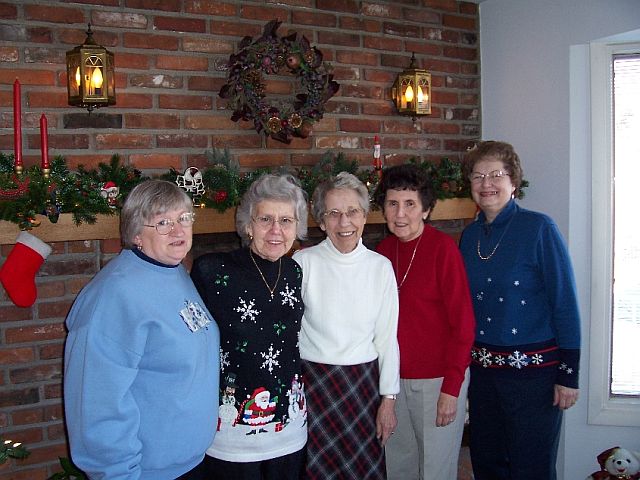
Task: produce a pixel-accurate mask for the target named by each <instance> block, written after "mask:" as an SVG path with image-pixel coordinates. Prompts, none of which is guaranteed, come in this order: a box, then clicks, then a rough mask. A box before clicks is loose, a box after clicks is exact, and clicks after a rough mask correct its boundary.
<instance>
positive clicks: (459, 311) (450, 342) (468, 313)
mask: <svg viewBox="0 0 640 480" xmlns="http://www.w3.org/2000/svg"><path fill="white" fill-rule="evenodd" d="M417 242H418V239H415V240H412V241H410V242H406V243H403V242H400V241H399V240H398V238H397V237H396V236H395V235H389V236H388V237H387V238H385V239H384V240H383V241H382V242H380V244H379V245H378V248H377V251H378V252H379V253H381V254H382V255H384V256H385V257H387V258H388V259H389V260H391V263H392V265H393V268H394V271H395V273H396V279H397V281H398V283H401V282H402V279H403V277H404V275H405V272H407V267H408V266H409V263H410V261H411V256H412V254H413V250H414V248H415V246H416V243H417ZM473 315H474V314H473V307H472V304H471V297H470V294H469V285H468V283H467V275H466V272H465V269H464V263H463V262H462V256H461V255H460V251H459V250H458V247H457V245H456V244H455V242H454V240H453V239H452V238H451V237H450V236H448V235H447V234H445V233H442V232H440V231H438V230H436V229H435V228H433V227H431V226H429V225H425V227H424V232H423V233H422V240H420V244H419V245H418V249H417V251H416V255H415V257H414V259H413V263H412V265H411V269H410V270H409V273H408V274H407V277H406V279H405V281H404V283H403V284H402V287H401V288H400V318H399V321H398V343H399V345H400V377H401V378H413V379H418V378H425V379H426V378H438V377H444V382H443V384H442V388H441V391H442V392H444V393H448V394H449V395H453V396H455V397H457V396H458V394H459V393H460V386H461V385H462V382H463V380H464V372H465V370H466V369H467V367H468V366H469V363H470V361H471V345H472V344H473V340H474V336H475V320H474V316H473Z"/></svg>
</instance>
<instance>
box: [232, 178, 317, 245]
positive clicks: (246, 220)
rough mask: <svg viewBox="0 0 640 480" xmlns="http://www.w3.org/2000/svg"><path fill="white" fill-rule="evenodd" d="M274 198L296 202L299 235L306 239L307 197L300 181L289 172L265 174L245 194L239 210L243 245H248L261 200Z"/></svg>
mask: <svg viewBox="0 0 640 480" xmlns="http://www.w3.org/2000/svg"><path fill="white" fill-rule="evenodd" d="M267 200H273V201H277V202H289V203H291V204H292V205H293V210H294V212H295V216H296V220H298V223H297V226H296V238H298V239H299V240H304V239H305V238H307V217H308V215H309V214H308V210H307V196H306V193H305V192H304V190H302V188H301V187H300V182H299V181H298V180H297V179H296V178H295V177H294V176H293V175H291V174H289V173H282V174H276V173H266V174H264V175H261V176H260V177H258V179H257V180H255V181H254V182H253V183H252V184H251V186H250V187H249V189H248V190H247V191H246V192H245V194H244V195H243V196H242V200H241V201H240V205H239V206H238V209H237V210H236V232H237V233H238V235H239V236H240V239H241V240H242V244H243V245H245V246H246V245H249V244H250V243H251V239H250V238H249V224H250V223H251V219H252V218H253V214H254V211H255V209H256V206H257V205H258V204H259V203H260V202H264V201H267Z"/></svg>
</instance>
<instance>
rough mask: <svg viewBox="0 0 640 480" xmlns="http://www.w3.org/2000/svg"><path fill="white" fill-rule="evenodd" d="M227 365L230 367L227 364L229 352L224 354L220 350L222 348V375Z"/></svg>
mask: <svg viewBox="0 0 640 480" xmlns="http://www.w3.org/2000/svg"><path fill="white" fill-rule="evenodd" d="M229 365H231V363H229V352H225V351H224V350H222V347H220V371H221V372H223V373H224V367H228V366H229Z"/></svg>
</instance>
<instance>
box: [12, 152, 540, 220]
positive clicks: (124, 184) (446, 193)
mask: <svg viewBox="0 0 640 480" xmlns="http://www.w3.org/2000/svg"><path fill="white" fill-rule="evenodd" d="M206 156H207V160H208V162H207V166H206V167H205V168H204V169H203V171H202V172H201V173H202V185H203V187H204V194H203V195H198V196H195V195H191V194H190V195H191V197H192V199H193V201H194V204H195V205H197V206H198V207H202V208H214V209H216V210H217V211H219V212H224V211H226V210H228V209H230V208H233V207H235V206H237V205H238V204H239V203H240V200H241V198H242V195H243V194H244V193H245V192H246V191H247V189H248V188H249V185H251V183H252V182H253V181H254V180H255V179H256V178H258V177H259V176H260V175H262V174H263V173H267V172H271V171H272V170H271V169H267V168H262V169H257V170H254V171H251V172H241V171H240V166H239V165H238V163H237V161H235V160H234V159H233V158H232V156H231V154H230V153H229V151H228V150H217V149H214V150H212V151H208V152H206ZM410 162H412V163H415V164H417V165H419V166H420V167H421V168H424V169H425V171H427V173H428V174H429V175H430V176H431V177H432V179H433V184H434V188H435V191H436V196H437V198H438V199H446V198H468V197H469V184H468V182H467V181H466V180H465V179H464V178H463V176H462V168H461V165H460V163H459V162H455V161H451V160H449V159H448V158H443V159H442V160H441V161H440V163H439V164H438V165H435V164H433V163H430V162H426V161H423V162H418V161H417V160H416V159H410ZM276 171H286V170H285V169H284V168H280V169H277V170H276ZM343 171H346V172H349V173H352V174H354V175H355V176H356V177H358V178H359V179H360V180H361V181H362V182H363V183H364V184H365V185H366V186H367V188H368V189H369V192H370V194H371V195H372V194H373V192H374V191H375V189H376V187H377V185H378V180H379V177H378V173H379V172H376V171H374V170H373V169H372V168H370V167H361V166H360V165H359V164H358V162H357V161H356V160H349V159H347V158H346V156H345V155H344V153H342V152H340V153H337V154H335V155H334V154H333V153H331V152H326V153H325V154H324V155H323V156H322V158H321V159H320V161H319V162H318V163H317V164H316V165H314V166H313V167H311V168H308V167H302V168H298V169H296V170H295V171H294V172H291V173H292V174H293V175H294V176H295V177H297V178H298V180H299V181H300V184H301V187H302V189H303V190H304V191H305V192H306V194H307V198H308V199H311V196H312V195H313V191H314V190H315V188H316V187H317V186H318V184H319V183H321V182H322V181H324V180H326V179H327V178H329V177H330V176H332V175H336V174H337V173H339V172H343ZM179 175H181V173H180V172H178V171H176V170H175V169H173V168H171V169H170V170H169V171H167V172H166V173H164V174H162V175H161V176H160V178H163V179H165V180H168V181H171V182H176V181H177V177H178V176H179ZM147 178H149V177H144V176H142V174H141V172H140V171H139V170H136V169H133V168H131V167H130V166H126V165H123V164H122V163H121V162H120V158H119V157H118V156H117V155H114V156H113V157H112V158H111V161H110V162H109V163H108V164H105V163H100V164H99V165H98V167H97V168H96V169H92V170H88V169H86V168H85V167H83V166H80V167H78V171H77V172H71V171H70V170H69V168H68V167H67V165H66V162H65V160H64V158H63V157H60V156H58V157H56V158H55V159H54V160H53V161H52V162H51V173H50V175H49V178H45V177H44V176H43V174H42V170H41V169H40V167H39V166H33V167H30V168H28V169H27V170H25V171H24V173H22V174H21V175H16V174H15V172H14V166H13V156H12V155H4V154H2V153H0V220H7V221H9V222H12V223H15V224H17V225H18V226H19V228H20V229H22V230H30V229H32V228H34V227H37V226H38V225H39V224H40V221H39V219H38V217H37V215H45V216H47V218H48V219H49V221H51V222H52V223H56V222H57V221H58V217H59V215H60V214H61V213H71V214H72V215H73V221H74V223H75V224H76V225H80V224H82V223H88V224H93V223H95V222H96V219H97V215H99V214H102V215H114V214H117V213H118V212H119V210H120V209H121V208H122V205H123V203H124V201H125V199H126V197H127V195H128V194H129V192H130V191H131V189H132V188H133V187H135V186H136V185H137V184H138V183H140V182H141V181H143V180H146V179H147ZM176 183H177V182H176ZM107 184H114V185H116V186H117V187H118V188H119V194H118V196H117V197H116V198H115V200H114V199H112V201H111V202H108V201H107V199H106V198H105V197H104V196H103V195H102V194H101V190H102V189H103V188H104V187H105V185H107ZM527 186H528V182H527V181H526V180H523V182H522V188H521V189H520V197H519V198H522V197H523V196H524V193H523V188H524V187H527ZM188 193H189V192H188Z"/></svg>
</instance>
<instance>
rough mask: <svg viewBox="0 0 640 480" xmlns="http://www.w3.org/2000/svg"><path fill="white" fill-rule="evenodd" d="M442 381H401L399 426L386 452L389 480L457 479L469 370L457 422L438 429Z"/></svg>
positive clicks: (461, 395) (398, 402) (397, 406)
mask: <svg viewBox="0 0 640 480" xmlns="http://www.w3.org/2000/svg"><path fill="white" fill-rule="evenodd" d="M441 386H442V378H434V379H424V380H423V379H400V393H399V394H398V398H397V400H396V415H397V417H398V427H397V428H396V432H395V433H394V434H393V435H392V436H391V438H390V439H389V441H388V442H387V446H386V449H385V453H386V459H387V479H388V480H456V478H457V477H458V456H459V454H460V443H461V441H462V433H463V430H464V420H465V416H466V401H467V388H468V386H469V370H468V369H467V372H466V374H465V380H464V382H463V384H462V387H461V388H460V396H459V397H458V411H457V413H456V420H455V421H454V422H453V423H452V424H450V425H447V426H446V427H436V410H437V405H438V397H439V395H440V387H441Z"/></svg>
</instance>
